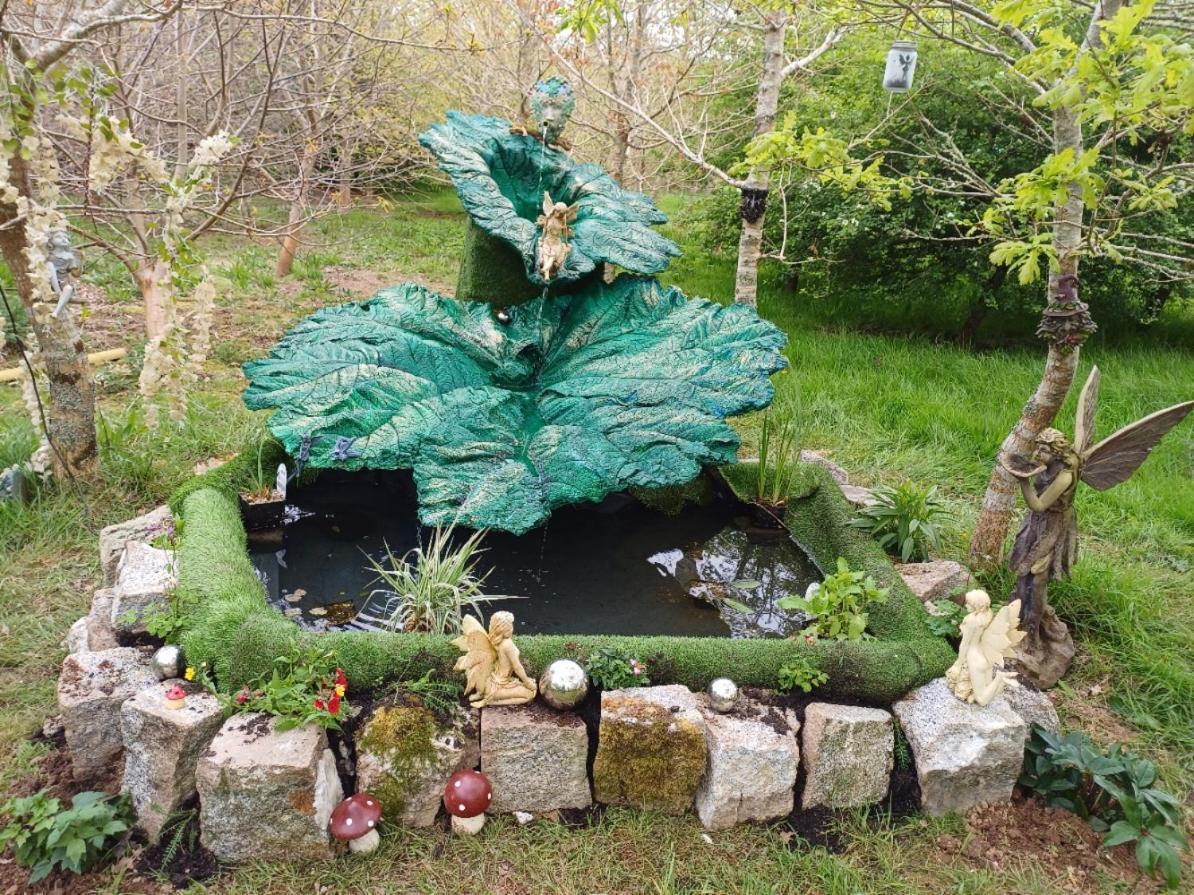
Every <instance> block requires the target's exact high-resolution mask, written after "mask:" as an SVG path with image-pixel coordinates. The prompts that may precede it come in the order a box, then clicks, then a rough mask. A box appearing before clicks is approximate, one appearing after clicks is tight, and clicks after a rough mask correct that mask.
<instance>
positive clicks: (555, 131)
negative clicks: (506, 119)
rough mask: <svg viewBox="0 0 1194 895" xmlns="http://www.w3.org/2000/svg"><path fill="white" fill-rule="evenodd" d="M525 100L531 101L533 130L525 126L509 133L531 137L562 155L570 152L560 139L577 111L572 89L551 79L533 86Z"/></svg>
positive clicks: (560, 80)
mask: <svg viewBox="0 0 1194 895" xmlns="http://www.w3.org/2000/svg"><path fill="white" fill-rule="evenodd" d="M527 99H528V100H530V104H531V116H532V117H533V118H534V121H535V127H534V128H532V127H529V126H528V124H527V123H525V122H524V123H523V124H521V125H518V124H516V125H513V126H512V127H511V128H510V132H511V133H515V134H522V135H523V136H524V137H534V138H535V139H536V140H541V141H542V142H543V144H544V145H545V146H558V147H559V148H560V149H563V150H565V151H567V150H568V149H570V148H571V147H570V146H569V145H568V143H567V141H565V140H564V138H563V136H562V135H563V133H564V127H565V125H567V124H568V119H569V118H570V117H571V116H572V110H573V109H574V108H575V107H576V94H575V93H573V92H572V85H571V84H569V83H568V82H567V81H565V80H564V79H563V78H559V77H554V76H553V77H550V78H547V79H545V80H543V81H539V82H538V83H537V84H535V86H534V87H532V88H531V89H530V91H529V92H528V93H527ZM524 108H525V107H524ZM524 118H525V112H524Z"/></svg>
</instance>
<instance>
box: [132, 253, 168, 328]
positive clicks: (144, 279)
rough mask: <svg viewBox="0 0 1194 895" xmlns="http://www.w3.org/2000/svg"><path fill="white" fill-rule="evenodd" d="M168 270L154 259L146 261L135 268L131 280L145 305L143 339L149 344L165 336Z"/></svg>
mask: <svg viewBox="0 0 1194 895" xmlns="http://www.w3.org/2000/svg"><path fill="white" fill-rule="evenodd" d="M169 277H170V268H169V267H167V266H166V264H165V263H164V262H162V261H160V260H158V259H156V258H152V259H147V260H145V261H143V262H142V264H141V266H140V267H139V268H137V272H136V273H134V274H133V279H134V280H136V282H137V288H138V289H139V290H140V291H141V299H142V301H143V302H144V304H145V337H146V339H148V340H149V341H150V342H152V341H153V340H154V339H160V338H162V337H163V336H165V334H166V320H167V318H168V317H169V313H168V311H169V309H168V308H167V307H166V305H167V303H168V302H169V301H170V290H169V288H167V286H165V285H163V284H164V283H165V284H167V285H168V280H169Z"/></svg>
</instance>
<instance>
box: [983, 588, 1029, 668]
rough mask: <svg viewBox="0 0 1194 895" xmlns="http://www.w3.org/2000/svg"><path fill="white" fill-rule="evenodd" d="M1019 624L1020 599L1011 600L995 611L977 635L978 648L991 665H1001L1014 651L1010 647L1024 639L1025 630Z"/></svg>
mask: <svg viewBox="0 0 1194 895" xmlns="http://www.w3.org/2000/svg"><path fill="white" fill-rule="evenodd" d="M1019 624H1020V601H1019V600H1012V601H1011V602H1010V603H1008V604H1007V605H1006V606H1004V607H1003V608H1002V609H1000V610H999V611H998V612H996V613H995V617H994V618H993V619H991V623H990V624H989V625H987V627H986V628H985V629H984V630H983V633H982V634H980V635H979V641H978V648H979V649H980V650H982V653H983V656H984V657H985V658H986V659H987V661H988V662H990V663H991V664H992V665H1002V664H1003V663H1004V660H1006V659H1008V658H1010V657H1011V655H1012V653H1013V652H1014V650H1013V649H1012V648H1013V647H1014V646H1015V645H1016V644H1017V643H1019V642H1020V641H1021V640H1023V639H1024V633H1025V632H1023V631H1021V630H1020V629H1019Z"/></svg>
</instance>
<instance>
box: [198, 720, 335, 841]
mask: <svg viewBox="0 0 1194 895" xmlns="http://www.w3.org/2000/svg"><path fill="white" fill-rule="evenodd" d="M195 785H196V788H197V789H198V791H199V822H200V828H201V830H202V833H201V840H202V842H203V845H204V846H206V847H207V848H208V849H209V850H210V851H211V852H212V854H214V855H215V856H216V857H217V858H219V859H220V860H222V861H230V862H241V861H250V860H261V861H278V860H291V861H293V860H315V859H320V858H327V857H329V856H331V854H332V853H333V849H332V842H331V839H330V837H329V836H328V832H327V827H328V818H329V817H330V816H331V813H332V809H333V808H335V807H336V805H337V804H339V802H340V801H341V799H342V798H343V795H344V793H343V789H342V787H341V785H340V778H339V776H338V775H337V773H336V759H335V757H334V756H333V755H332V751H331V749H329V748H328V739H327V734H326V733H325V732H324V730H323V729H322V728H320V727H316V726H314V725H307V726H305V727H297V728H293V729H291V730H286V731H278V730H276V719H275V718H272V717H270V716H269V715H263V714H258V713H251V714H241V715H233V716H232V717H231V718H229V719H228V720H227V721H226V722H225V723H224V725H223V727H221V728H220V730H219V732H218V733H217V734H216V736H215V739H213V740H212V742H211V745H210V746H208V748H207V750H206V751H204V752H203V754H202V755H200V757H199V761H198V763H197V764H196V768H195Z"/></svg>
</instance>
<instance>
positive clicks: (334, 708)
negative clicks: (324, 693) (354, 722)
mask: <svg viewBox="0 0 1194 895" xmlns="http://www.w3.org/2000/svg"><path fill="white" fill-rule="evenodd" d="M339 713H340V696H339V694H336V693H333V694H332V698H331V699H329V700H328V714H330V715H338V714H339Z"/></svg>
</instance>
